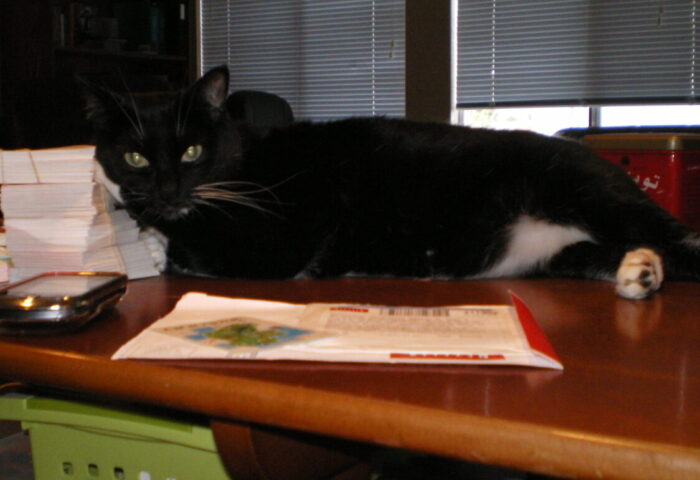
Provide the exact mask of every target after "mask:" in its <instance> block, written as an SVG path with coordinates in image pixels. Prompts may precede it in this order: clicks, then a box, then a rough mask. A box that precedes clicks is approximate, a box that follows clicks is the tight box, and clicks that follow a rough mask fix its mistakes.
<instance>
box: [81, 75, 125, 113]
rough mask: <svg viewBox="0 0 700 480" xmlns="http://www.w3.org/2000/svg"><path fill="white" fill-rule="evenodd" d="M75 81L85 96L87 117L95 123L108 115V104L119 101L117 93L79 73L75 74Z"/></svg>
mask: <svg viewBox="0 0 700 480" xmlns="http://www.w3.org/2000/svg"><path fill="white" fill-rule="evenodd" d="M75 81H76V83H77V84H78V86H79V88H80V91H81V93H82V96H83V102H84V103H83V105H84V112H85V117H86V118H87V119H88V120H89V121H91V122H93V123H99V121H100V119H103V118H104V117H105V116H106V114H107V111H108V105H112V104H114V102H115V101H117V95H116V94H115V93H114V92H111V91H110V90H107V89H106V88H104V87H101V86H99V85H96V84H94V83H92V82H90V81H88V80H86V79H85V78H83V77H81V76H79V75H76V76H75Z"/></svg>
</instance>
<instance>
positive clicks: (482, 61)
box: [457, 0, 700, 107]
mask: <svg viewBox="0 0 700 480" xmlns="http://www.w3.org/2000/svg"><path fill="white" fill-rule="evenodd" d="M697 16H700V11H698V6H697V5H696V1H695V0H616V1H610V0H528V1H527V2H524V1H519V0H460V1H459V6H458V19H457V25H458V27H457V28H458V41H457V103H458V105H459V106H461V107H479V106H519V105H523V106H525V105H548V104H549V105H551V104H562V105H604V104H619V103H622V104H626V103H654V102H663V103H677V102H679V103H691V102H695V101H697V99H698V91H697V90H698V85H697V83H696V82H697V81H698V79H700V76H699V73H700V72H699V71H698V69H699V68H700V59H699V58H697V56H696V50H697V48H698V46H700V45H699V44H698V29H697V25H696V22H697V18H696V17H697Z"/></svg>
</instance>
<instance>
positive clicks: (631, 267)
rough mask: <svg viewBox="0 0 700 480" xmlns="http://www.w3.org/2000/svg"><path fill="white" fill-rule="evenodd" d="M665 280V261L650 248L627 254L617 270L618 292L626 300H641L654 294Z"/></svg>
mask: <svg viewBox="0 0 700 480" xmlns="http://www.w3.org/2000/svg"><path fill="white" fill-rule="evenodd" d="M663 279H664V271H663V261H662V260H661V257H660V256H659V254H657V253H656V252H655V251H653V250H651V249H649V248H638V249H636V250H631V251H629V252H627V253H626V254H625V256H624V257H623V258H622V261H621V262H620V266H619V267H618V269H617V275H616V282H617V286H616V290H617V293H618V295H620V296H621V297H624V298H631V299H641V298H647V297H650V296H651V295H653V294H654V292H656V291H657V290H658V289H659V288H661V283H662V282H663Z"/></svg>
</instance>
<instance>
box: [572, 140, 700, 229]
mask: <svg viewBox="0 0 700 480" xmlns="http://www.w3.org/2000/svg"><path fill="white" fill-rule="evenodd" d="M582 141H583V143H584V144H585V145H587V146H588V147H589V148H591V149H593V150H594V151H595V152H596V153H597V154H598V155H599V156H601V157H603V158H605V159H606V160H609V161H611V162H613V163H615V164H617V165H619V166H620V167H622V168H623V169H625V170H626V171H627V173H629V174H630V175H631V176H632V178H633V179H634V181H635V182H637V184H638V185H639V186H640V188H641V189H642V190H644V191H645V192H646V193H647V194H648V195H649V196H650V197H651V198H652V200H654V201H655V202H656V203H658V204H659V205H660V206H661V207H663V208H664V209H666V211H668V212H669V213H671V214H672V215H673V216H675V217H676V218H677V219H679V220H680V221H681V222H683V223H685V224H686V225H688V226H689V227H691V228H693V229H694V230H696V231H700V135H699V134H681V133H678V134H674V133H622V134H619V133H604V134H595V135H586V136H585V137H583V139H582Z"/></svg>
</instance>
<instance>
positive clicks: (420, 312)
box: [379, 307, 450, 317]
mask: <svg viewBox="0 0 700 480" xmlns="http://www.w3.org/2000/svg"><path fill="white" fill-rule="evenodd" d="M379 314H380V315H389V316H392V317H394V316H395V317H449V316H450V311H449V310H448V309H446V308H406V307H401V308H395V307H388V308H380V309H379Z"/></svg>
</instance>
